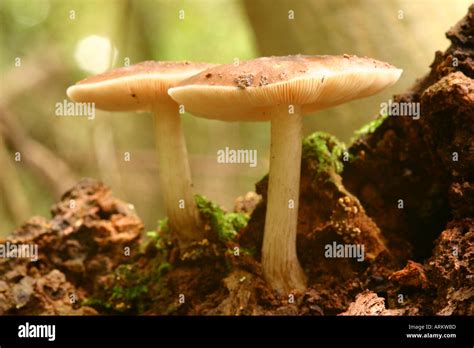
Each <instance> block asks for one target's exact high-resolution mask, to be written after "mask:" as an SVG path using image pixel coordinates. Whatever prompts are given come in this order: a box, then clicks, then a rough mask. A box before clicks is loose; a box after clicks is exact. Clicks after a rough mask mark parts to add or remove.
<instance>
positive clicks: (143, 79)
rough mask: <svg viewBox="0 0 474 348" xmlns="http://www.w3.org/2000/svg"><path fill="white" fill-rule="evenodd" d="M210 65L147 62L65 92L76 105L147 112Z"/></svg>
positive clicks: (102, 75)
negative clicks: (172, 88)
mask: <svg viewBox="0 0 474 348" xmlns="http://www.w3.org/2000/svg"><path fill="white" fill-rule="evenodd" d="M212 66H214V65H213V64H206V63H193V62H186V61H185V62H155V61H147V62H142V63H139V64H135V65H131V66H129V67H124V68H118V69H113V70H110V71H107V72H105V73H103V74H99V75H96V76H92V77H88V78H86V79H84V80H82V81H79V82H78V83H76V84H75V85H74V86H71V87H69V88H68V89H67V95H68V96H69V98H71V99H72V100H74V101H76V102H89V103H92V102H93V103H95V105H96V107H97V108H99V109H103V110H109V111H151V109H152V108H153V104H154V103H156V102H157V101H159V100H160V99H161V100H162V99H168V100H169V96H168V93H167V92H168V89H169V88H170V87H173V86H175V85H177V84H178V83H179V82H180V81H182V80H184V79H186V78H188V77H190V76H192V75H195V74H197V73H198V72H200V71H202V70H204V69H207V68H209V67H212Z"/></svg>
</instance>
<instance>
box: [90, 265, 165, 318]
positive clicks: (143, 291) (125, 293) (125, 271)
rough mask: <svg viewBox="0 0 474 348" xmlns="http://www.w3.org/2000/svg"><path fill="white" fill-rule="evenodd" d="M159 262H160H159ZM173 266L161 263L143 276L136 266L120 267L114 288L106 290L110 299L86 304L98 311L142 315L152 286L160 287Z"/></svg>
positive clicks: (115, 275) (95, 300) (93, 300)
mask: <svg viewBox="0 0 474 348" xmlns="http://www.w3.org/2000/svg"><path fill="white" fill-rule="evenodd" d="M157 262H159V260H157ZM170 268H171V265H170V264H169V263H168V262H161V263H160V264H159V265H157V266H156V267H154V268H153V271H152V272H147V273H146V274H143V272H140V271H139V270H138V269H137V268H136V266H135V265H133V264H126V265H120V266H119V267H117V269H115V271H114V281H113V286H112V287H111V288H109V289H107V288H106V289H105V290H106V292H108V294H109V297H108V298H106V299H105V300H103V299H97V298H89V299H87V300H86V301H84V304H86V305H89V306H92V307H94V308H97V309H102V310H106V311H109V312H112V313H113V312H118V313H138V314H140V313H142V312H143V311H144V309H145V306H146V303H148V302H149V299H148V296H147V295H148V293H149V291H150V288H151V287H152V286H160V281H161V279H162V277H163V275H164V274H165V273H166V272H168V270H169V269H170Z"/></svg>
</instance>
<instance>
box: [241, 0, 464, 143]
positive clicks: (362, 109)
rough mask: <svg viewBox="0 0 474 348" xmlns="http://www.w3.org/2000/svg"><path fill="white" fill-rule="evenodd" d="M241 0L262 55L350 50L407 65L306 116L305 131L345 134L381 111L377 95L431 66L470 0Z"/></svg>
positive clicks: (400, 88) (405, 84) (386, 95)
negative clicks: (366, 93) (370, 92)
mask: <svg viewBox="0 0 474 348" xmlns="http://www.w3.org/2000/svg"><path fill="white" fill-rule="evenodd" d="M244 5H245V9H246V11H247V14H248V18H249V21H250V23H251V25H252V27H253V29H254V32H255V39H256V43H257V46H258V48H259V50H260V53H261V55H264V56H270V55H288V54H298V53H301V54H343V53H350V54H356V55H359V56H370V57H373V58H376V59H379V60H382V61H387V62H389V63H392V64H394V65H396V66H397V67H399V68H402V69H404V74H403V76H402V78H401V80H400V81H399V83H398V84H397V85H396V86H395V87H392V88H391V89H389V90H387V91H386V92H384V93H381V94H380V95H378V96H374V97H372V98H368V99H365V100H361V101H357V102H352V103H349V104H345V105H342V106H339V107H337V108H334V109H330V110H325V111H322V112H321V113H320V114H321V115H325V117H310V118H306V127H305V134H307V133H310V132H312V131H315V130H325V131H328V132H330V133H332V134H335V135H336V136H338V137H340V138H341V139H342V140H344V141H348V140H349V139H350V138H351V136H352V134H353V131H354V130H355V129H357V128H359V127H360V126H361V125H363V124H364V123H366V122H368V121H369V120H371V119H373V118H374V117H375V115H377V114H378V112H379V109H380V103H381V102H383V101H386V100H387V99H388V98H390V96H391V95H392V94H393V93H394V92H397V91H403V90H405V89H406V88H408V87H409V86H410V85H411V84H412V83H413V81H414V80H415V78H416V77H417V76H420V75H422V74H423V72H425V71H428V66H429V64H430V63H431V61H432V60H433V53H432V52H433V51H436V50H437V49H439V48H443V47H445V46H447V44H448V42H447V40H445V39H443V36H444V32H445V31H446V29H447V28H449V27H450V26H451V25H452V23H455V22H456V21H457V20H458V18H460V17H462V16H463V15H464V13H465V11H466V9H467V8H468V7H469V5H470V1H464V0H461V1H451V2H449V1H443V0H433V1H422V0H417V1H409V0H398V1H397V0H394V1H378V0H358V1H357V0H301V1H292V0H272V1H269V0H244ZM291 11H292V12H291ZM292 16H293V19H291V17H292ZM326 116H327V117H326Z"/></svg>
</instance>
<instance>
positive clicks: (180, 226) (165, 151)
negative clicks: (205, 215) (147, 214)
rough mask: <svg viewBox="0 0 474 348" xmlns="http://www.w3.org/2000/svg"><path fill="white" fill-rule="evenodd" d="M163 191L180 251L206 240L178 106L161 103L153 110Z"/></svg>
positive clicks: (171, 103)
mask: <svg viewBox="0 0 474 348" xmlns="http://www.w3.org/2000/svg"><path fill="white" fill-rule="evenodd" d="M154 114H155V130H156V148H157V152H158V161H159V162H158V166H159V175H160V188H161V192H162V193H163V196H164V200H165V205H166V212H167V214H168V221H169V224H170V227H171V229H172V231H174V232H175V233H176V235H177V237H178V240H179V244H180V246H181V247H185V246H187V245H188V244H189V243H191V242H192V241H198V240H201V239H203V238H204V232H203V230H202V229H201V228H200V227H201V222H200V217H199V212H198V209H197V206H196V203H195V201H194V197H193V189H192V187H193V184H192V181H191V170H190V169H189V161H188V152H187V150H186V142H185V140H184V135H183V131H182V129H181V117H180V115H179V111H178V105H177V104H176V103H174V102H172V101H169V102H161V103H159V105H156V107H155V108H154Z"/></svg>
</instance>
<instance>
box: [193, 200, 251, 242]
mask: <svg viewBox="0 0 474 348" xmlns="http://www.w3.org/2000/svg"><path fill="white" fill-rule="evenodd" d="M195 200H196V204H197V206H198V209H199V212H200V213H201V215H202V216H203V217H204V220H205V221H206V222H208V223H209V225H210V227H211V230H212V231H213V232H214V233H215V234H216V235H217V237H218V238H219V240H221V241H222V242H228V241H231V240H234V239H235V237H236V236H237V234H238V233H239V231H240V230H241V229H242V228H244V227H245V226H247V222H248V220H249V217H248V216H247V215H246V214H242V213H226V212H225V211H224V210H223V209H222V208H221V207H219V206H218V205H217V204H215V203H213V202H212V201H210V200H208V199H207V198H206V197H204V196H201V195H195Z"/></svg>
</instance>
